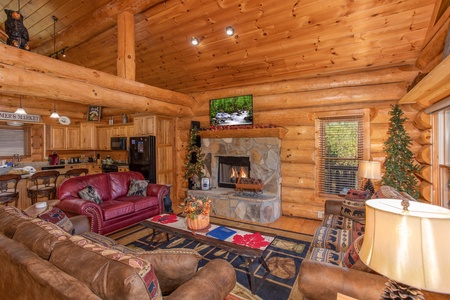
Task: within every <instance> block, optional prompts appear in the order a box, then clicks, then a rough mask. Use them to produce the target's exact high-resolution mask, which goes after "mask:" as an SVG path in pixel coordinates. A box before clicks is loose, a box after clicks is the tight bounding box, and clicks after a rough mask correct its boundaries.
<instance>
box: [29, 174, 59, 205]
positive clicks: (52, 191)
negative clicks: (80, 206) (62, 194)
mask: <svg viewBox="0 0 450 300" xmlns="http://www.w3.org/2000/svg"><path fill="white" fill-rule="evenodd" d="M58 177H59V172H58V171H41V172H36V173H34V174H33V175H31V177H30V180H31V182H32V185H31V186H29V187H28V188H27V192H28V197H30V198H31V204H35V203H36V202H37V199H38V198H40V197H47V198H48V200H51V199H55V197H56V181H57V180H58Z"/></svg>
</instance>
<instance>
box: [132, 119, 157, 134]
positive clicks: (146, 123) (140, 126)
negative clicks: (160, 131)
mask: <svg viewBox="0 0 450 300" xmlns="http://www.w3.org/2000/svg"><path fill="white" fill-rule="evenodd" d="M156 119H157V117H156V116H148V115H147V116H134V119H133V123H134V135H135V136H147V135H156V121H157V120H156Z"/></svg>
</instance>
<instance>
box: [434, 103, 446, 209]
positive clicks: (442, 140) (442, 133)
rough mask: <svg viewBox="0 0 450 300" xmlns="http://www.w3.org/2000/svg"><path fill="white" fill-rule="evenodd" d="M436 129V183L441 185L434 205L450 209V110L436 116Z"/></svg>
mask: <svg viewBox="0 0 450 300" xmlns="http://www.w3.org/2000/svg"><path fill="white" fill-rule="evenodd" d="M433 128H435V129H436V130H435V139H434V140H435V141H436V147H435V150H434V151H435V154H434V155H435V159H433V168H436V169H439V172H436V174H435V175H436V177H435V178H434V180H435V182H439V184H438V185H437V186H436V188H435V193H434V195H433V196H432V201H431V202H432V204H435V205H440V206H443V207H446V208H450V146H449V145H450V109H445V110H442V111H439V112H437V113H435V114H434V124H433Z"/></svg>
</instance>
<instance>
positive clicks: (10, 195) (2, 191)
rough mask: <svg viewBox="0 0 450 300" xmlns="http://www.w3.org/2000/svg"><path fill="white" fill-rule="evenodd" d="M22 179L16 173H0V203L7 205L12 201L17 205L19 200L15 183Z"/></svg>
mask: <svg viewBox="0 0 450 300" xmlns="http://www.w3.org/2000/svg"><path fill="white" fill-rule="evenodd" d="M21 179H22V176H20V175H18V174H4V175H0V203H1V204H5V205H6V206H8V204H9V203H12V202H14V206H15V207H17V202H18V201H19V192H18V191H17V184H18V183H19V181H20V180H21Z"/></svg>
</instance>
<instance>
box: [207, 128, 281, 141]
mask: <svg viewBox="0 0 450 300" xmlns="http://www.w3.org/2000/svg"><path fill="white" fill-rule="evenodd" d="M287 132H288V130H287V129H286V128H282V127H276V128H252V129H224V130H207V131H199V135H200V136H201V137H202V138H203V139H226V138H258V137H276V138H279V139H283V138H284V137H285V136H286V133H287Z"/></svg>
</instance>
